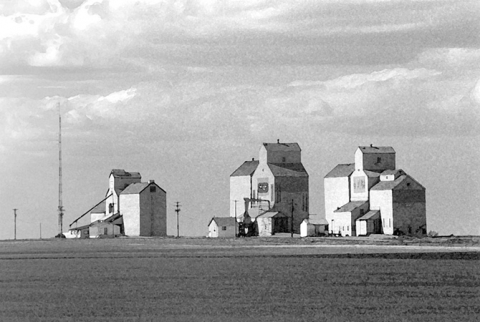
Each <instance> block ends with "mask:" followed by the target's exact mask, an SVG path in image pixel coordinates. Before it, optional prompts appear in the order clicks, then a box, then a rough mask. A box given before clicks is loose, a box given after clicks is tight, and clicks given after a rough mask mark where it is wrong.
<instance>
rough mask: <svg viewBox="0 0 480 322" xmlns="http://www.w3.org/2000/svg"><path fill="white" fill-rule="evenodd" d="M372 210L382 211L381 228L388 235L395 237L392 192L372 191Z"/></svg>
mask: <svg viewBox="0 0 480 322" xmlns="http://www.w3.org/2000/svg"><path fill="white" fill-rule="evenodd" d="M370 209H371V210H380V226H381V228H382V231H383V233H384V234H386V235H393V200H392V190H371V191H370Z"/></svg>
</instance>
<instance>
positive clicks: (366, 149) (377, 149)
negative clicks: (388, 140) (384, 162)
mask: <svg viewBox="0 0 480 322" xmlns="http://www.w3.org/2000/svg"><path fill="white" fill-rule="evenodd" d="M358 148H359V149H360V150H361V151H362V152H363V153H364V154H365V153H395V150H394V149H393V148H392V147H391V146H373V145H370V146H359V147H358Z"/></svg>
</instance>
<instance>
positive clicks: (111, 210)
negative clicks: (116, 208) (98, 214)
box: [108, 203, 113, 213]
mask: <svg viewBox="0 0 480 322" xmlns="http://www.w3.org/2000/svg"><path fill="white" fill-rule="evenodd" d="M108 212H109V213H112V212H113V203H111V204H109V205H108Z"/></svg>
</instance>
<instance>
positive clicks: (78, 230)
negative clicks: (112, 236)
mask: <svg viewBox="0 0 480 322" xmlns="http://www.w3.org/2000/svg"><path fill="white" fill-rule="evenodd" d="M89 227H90V224H88V225H84V226H79V227H75V228H70V229H69V232H70V235H71V236H74V237H71V238H89V237H90V233H89Z"/></svg>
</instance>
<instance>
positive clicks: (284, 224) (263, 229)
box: [255, 211, 289, 236]
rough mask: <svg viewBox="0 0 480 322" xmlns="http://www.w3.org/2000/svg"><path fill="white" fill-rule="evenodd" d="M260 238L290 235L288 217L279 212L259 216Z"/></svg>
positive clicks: (258, 229) (257, 220)
mask: <svg viewBox="0 0 480 322" xmlns="http://www.w3.org/2000/svg"><path fill="white" fill-rule="evenodd" d="M255 221H256V222H257V231H258V236H272V235H275V233H288V231H289V230H288V216H287V215H285V214H283V213H282V212H279V211H267V212H264V213H263V214H261V215H259V216H257V218H256V219H255Z"/></svg>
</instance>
